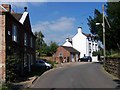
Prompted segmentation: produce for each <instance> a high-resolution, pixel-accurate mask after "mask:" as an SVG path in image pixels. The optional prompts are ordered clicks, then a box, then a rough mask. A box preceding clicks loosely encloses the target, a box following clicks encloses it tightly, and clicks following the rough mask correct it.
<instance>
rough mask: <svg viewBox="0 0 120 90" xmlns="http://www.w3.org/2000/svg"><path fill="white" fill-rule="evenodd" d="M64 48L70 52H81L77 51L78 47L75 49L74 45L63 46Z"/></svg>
mask: <svg viewBox="0 0 120 90" xmlns="http://www.w3.org/2000/svg"><path fill="white" fill-rule="evenodd" d="M62 47H63V48H64V49H66V50H67V51H69V52H70V53H80V52H79V51H77V50H76V49H74V48H73V47H67V46H62Z"/></svg>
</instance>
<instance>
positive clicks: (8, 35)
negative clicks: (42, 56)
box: [0, 4, 36, 82]
mask: <svg viewBox="0 0 120 90" xmlns="http://www.w3.org/2000/svg"><path fill="white" fill-rule="evenodd" d="M26 9H27V8H25V11H24V13H15V12H11V5H8V4H2V5H0V74H1V75H0V76H1V77H0V79H1V80H2V81H3V82H5V77H6V67H7V66H6V59H7V56H8V55H10V53H9V52H10V50H13V53H14V54H15V55H16V56H18V57H19V58H20V63H19V74H20V75H24V74H26V73H27V72H30V71H31V67H32V65H34V63H35V59H36V55H35V40H36V37H35V36H34V34H33V33H32V30H31V24H30V18H29V13H28V12H27V10H26Z"/></svg>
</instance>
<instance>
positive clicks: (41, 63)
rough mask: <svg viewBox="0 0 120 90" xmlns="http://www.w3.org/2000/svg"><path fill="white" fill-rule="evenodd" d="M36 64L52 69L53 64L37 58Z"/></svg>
mask: <svg viewBox="0 0 120 90" xmlns="http://www.w3.org/2000/svg"><path fill="white" fill-rule="evenodd" d="M36 66H38V67H40V68H44V69H51V68H52V65H51V64H50V63H48V62H46V61H44V60H36Z"/></svg>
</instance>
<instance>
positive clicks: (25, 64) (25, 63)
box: [24, 54, 27, 67]
mask: <svg viewBox="0 0 120 90" xmlns="http://www.w3.org/2000/svg"><path fill="white" fill-rule="evenodd" d="M26 66H27V55H26V54H24V67H26Z"/></svg>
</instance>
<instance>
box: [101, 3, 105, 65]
mask: <svg viewBox="0 0 120 90" xmlns="http://www.w3.org/2000/svg"><path fill="white" fill-rule="evenodd" d="M102 13H103V23H102V26H103V54H104V61H103V62H104V64H105V57H106V53H105V52H106V51H105V14H104V4H103V5H102Z"/></svg>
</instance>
